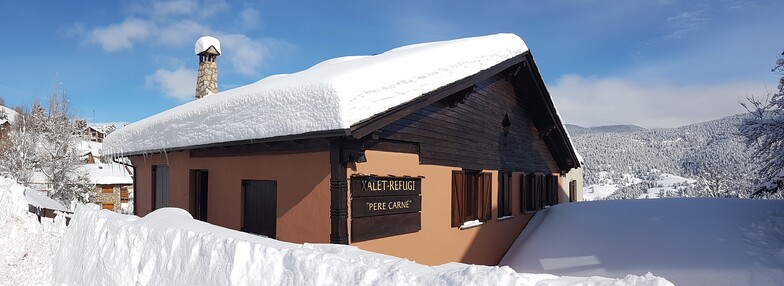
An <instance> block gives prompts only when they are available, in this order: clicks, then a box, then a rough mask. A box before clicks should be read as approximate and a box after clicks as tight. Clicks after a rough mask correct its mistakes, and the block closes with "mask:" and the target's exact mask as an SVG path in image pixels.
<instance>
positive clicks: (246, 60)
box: [218, 34, 269, 75]
mask: <svg viewBox="0 0 784 286" xmlns="http://www.w3.org/2000/svg"><path fill="white" fill-rule="evenodd" d="M218 39H219V40H220V41H221V49H222V50H223V55H224V56H225V57H227V58H228V60H229V63H230V64H231V66H232V67H233V68H234V70H235V71H237V72H238V73H241V74H245V75H255V74H256V73H257V69H258V68H259V67H261V64H262V62H263V60H264V58H265V57H266V55H267V53H268V51H269V49H268V44H267V43H266V42H265V41H264V40H255V39H251V38H248V37H247V36H245V35H241V34H231V35H223V36H220V37H219V38H218Z"/></svg>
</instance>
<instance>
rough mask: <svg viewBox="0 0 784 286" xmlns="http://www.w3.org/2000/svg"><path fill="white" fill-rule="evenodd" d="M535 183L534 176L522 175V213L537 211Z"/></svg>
mask: <svg viewBox="0 0 784 286" xmlns="http://www.w3.org/2000/svg"><path fill="white" fill-rule="evenodd" d="M533 183H534V176H533V175H532V174H522V175H520V200H521V201H520V212H524V213H525V212H532V211H536V204H535V203H534V186H533Z"/></svg>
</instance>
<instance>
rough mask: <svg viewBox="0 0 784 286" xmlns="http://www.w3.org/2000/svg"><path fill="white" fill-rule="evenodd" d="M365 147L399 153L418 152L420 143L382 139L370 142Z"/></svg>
mask: <svg viewBox="0 0 784 286" xmlns="http://www.w3.org/2000/svg"><path fill="white" fill-rule="evenodd" d="M365 148H366V149H367V150H378V151H388V152H398V153H409V154H418V153H419V144H417V143H413V142H405V141H396V140H380V141H372V142H369V143H368V144H367V145H366V146H365Z"/></svg>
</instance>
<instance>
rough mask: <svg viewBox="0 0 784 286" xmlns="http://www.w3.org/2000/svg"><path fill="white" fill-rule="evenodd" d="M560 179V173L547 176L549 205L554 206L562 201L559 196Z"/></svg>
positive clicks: (546, 185)
mask: <svg viewBox="0 0 784 286" xmlns="http://www.w3.org/2000/svg"><path fill="white" fill-rule="evenodd" d="M558 179H559V177H558V175H547V176H545V189H544V191H545V203H546V204H547V205H548V206H554V205H557V204H558V203H559V202H560V199H559V198H558V193H559V192H558Z"/></svg>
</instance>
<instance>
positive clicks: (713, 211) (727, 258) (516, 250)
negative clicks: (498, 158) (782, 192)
mask: <svg viewBox="0 0 784 286" xmlns="http://www.w3.org/2000/svg"><path fill="white" fill-rule="evenodd" d="M564 234H570V235H564ZM500 265H508V266H510V267H512V268H513V269H515V270H516V271H521V272H546V273H552V274H556V275H579V276H590V275H599V276H606V277H624V276H625V275H627V274H643V273H646V272H651V273H654V274H655V275H660V276H662V277H665V278H667V279H668V280H670V281H672V282H673V283H675V284H676V285H733V286H735V285H782V284H781V283H782V281H784V201H781V200H744V199H658V200H618V201H595V202H581V203H572V204H561V205H556V206H554V207H551V208H548V209H546V210H543V211H541V212H539V213H537V214H536V216H535V217H534V218H533V220H532V221H531V222H530V223H529V225H528V226H527V227H526V228H525V230H524V231H523V233H522V234H521V235H520V237H519V238H518V239H517V241H515V243H514V244H513V245H512V247H511V249H510V250H509V252H507V254H506V256H505V257H504V258H503V259H502V260H501V263H500Z"/></svg>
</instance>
